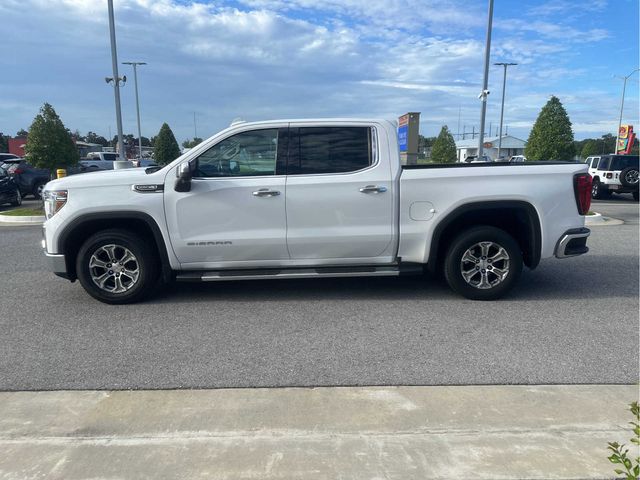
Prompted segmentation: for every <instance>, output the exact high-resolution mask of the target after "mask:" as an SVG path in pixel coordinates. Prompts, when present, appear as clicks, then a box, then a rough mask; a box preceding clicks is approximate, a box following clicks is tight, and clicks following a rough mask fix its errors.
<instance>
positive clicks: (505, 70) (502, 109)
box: [494, 62, 517, 160]
mask: <svg viewBox="0 0 640 480" xmlns="http://www.w3.org/2000/svg"><path fill="white" fill-rule="evenodd" d="M494 65H502V66H503V67H504V76H503V77H502V106H501V107H500V136H499V137H498V160H500V150H501V149H502V120H503V118H504V91H505V89H506V87H507V67H510V66H511V65H517V63H505V62H498V63H494Z"/></svg>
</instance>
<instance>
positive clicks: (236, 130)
mask: <svg viewBox="0 0 640 480" xmlns="http://www.w3.org/2000/svg"><path fill="white" fill-rule="evenodd" d="M489 167H491V168H489ZM532 178H535V181H532ZM590 192H591V177H590V176H589V174H588V173H587V167H586V166H585V165H584V164H568V163H557V164H553V163H549V162H527V163H506V164H495V163H492V164H488V163H475V164H460V163H458V164H424V165H401V161H400V156H399V149H398V144H397V131H396V127H395V125H394V123H392V122H389V121H384V120H298V121H285V120H282V121H270V122H256V123H236V124H234V125H232V126H231V127H229V128H228V129H226V130H224V131H222V132H220V133H218V134H217V135H215V136H213V137H211V138H209V139H208V140H205V141H204V142H202V143H201V144H199V145H198V146H196V147H194V148H193V149H192V150H190V151H189V152H187V153H186V154H184V155H182V156H181V157H179V158H177V159H176V160H174V161H173V162H171V163H170V164H168V165H166V166H164V167H161V168H160V167H155V168H147V169H140V168H131V169H125V170H118V171H113V172H104V173H100V174H85V175H74V176H71V177H66V178H62V179H59V180H54V181H52V182H50V183H48V184H47V187H46V189H45V212H46V217H47V221H46V222H45V224H44V235H45V238H44V242H43V246H44V249H45V255H46V257H47V260H48V262H49V265H50V268H51V269H52V270H53V272H54V273H56V274H57V275H59V276H61V277H64V278H67V279H69V280H71V281H75V280H76V279H78V280H80V283H81V284H82V286H83V287H84V288H85V289H86V291H87V292H88V293H89V294H90V295H92V296H93V297H95V298H96V299H98V300H100V301H103V302H106V303H115V304H117V303H129V302H133V301H137V300H140V299H142V298H144V296H146V295H147V294H150V293H151V292H152V291H154V289H156V287H157V284H158V281H160V280H162V281H170V280H172V279H174V278H176V279H177V280H179V281H187V282H194V281H197V282H200V281H205V282H206V281H221V280H225V281H226V280H250V279H280V278H304V277H344V276H398V275H405V274H422V273H423V270H424V268H426V269H428V270H429V271H432V272H438V271H440V270H442V271H444V276H445V279H446V280H447V283H448V284H449V286H450V287H451V288H452V289H453V290H454V291H456V292H458V293H459V294H461V295H463V296H465V297H467V298H471V299H477V300H491V299H495V298H499V297H501V296H503V295H504V294H506V293H507V292H508V291H509V290H510V289H511V288H512V287H513V286H514V285H515V284H516V282H517V280H518V277H519V276H520V273H521V271H522V268H523V265H526V266H528V267H529V268H532V269H533V268H536V267H537V265H538V263H539V261H540V259H541V258H547V257H552V256H555V257H557V258H565V257H572V256H576V255H581V254H584V253H586V252H587V251H588V248H587V246H586V242H587V237H588V236H589V234H590V231H589V229H587V228H585V227H584V224H585V217H584V215H585V214H586V213H587V211H588V209H589V205H590V202H591V197H590ZM549 199H552V201H550V200H549ZM247 288H249V287H247Z"/></svg>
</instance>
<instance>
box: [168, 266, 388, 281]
mask: <svg viewBox="0 0 640 480" xmlns="http://www.w3.org/2000/svg"><path fill="white" fill-rule="evenodd" d="M399 275H400V270H397V269H385V270H376V271H373V272H317V271H315V270H305V271H297V272H282V273H274V274H270V273H265V274H264V275H260V274H255V273H254V274H249V275H219V274H216V273H204V274H202V276H201V277H200V280H201V281H203V282H224V281H227V280H282V279H288V278H322V277H324V278H338V277H397V276H399ZM176 279H177V280H193V277H192V276H189V275H184V276H183V275H178V276H177V277H176Z"/></svg>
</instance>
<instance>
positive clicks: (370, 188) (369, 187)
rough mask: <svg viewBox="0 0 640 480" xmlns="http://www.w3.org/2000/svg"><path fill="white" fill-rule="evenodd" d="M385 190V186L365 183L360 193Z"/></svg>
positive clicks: (382, 191)
mask: <svg viewBox="0 0 640 480" xmlns="http://www.w3.org/2000/svg"><path fill="white" fill-rule="evenodd" d="M386 191H387V187H379V186H378V185H367V186H366V187H362V188H361V189H360V192H361V193H384V192H386Z"/></svg>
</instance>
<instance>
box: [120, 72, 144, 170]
mask: <svg viewBox="0 0 640 480" xmlns="http://www.w3.org/2000/svg"><path fill="white" fill-rule="evenodd" d="M122 64H123V65H133V83H134V85H135V88H136V115H137V116H138V156H139V157H140V159H142V133H140V103H139V102H138V68H137V67H138V65H146V64H147V62H122Z"/></svg>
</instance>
